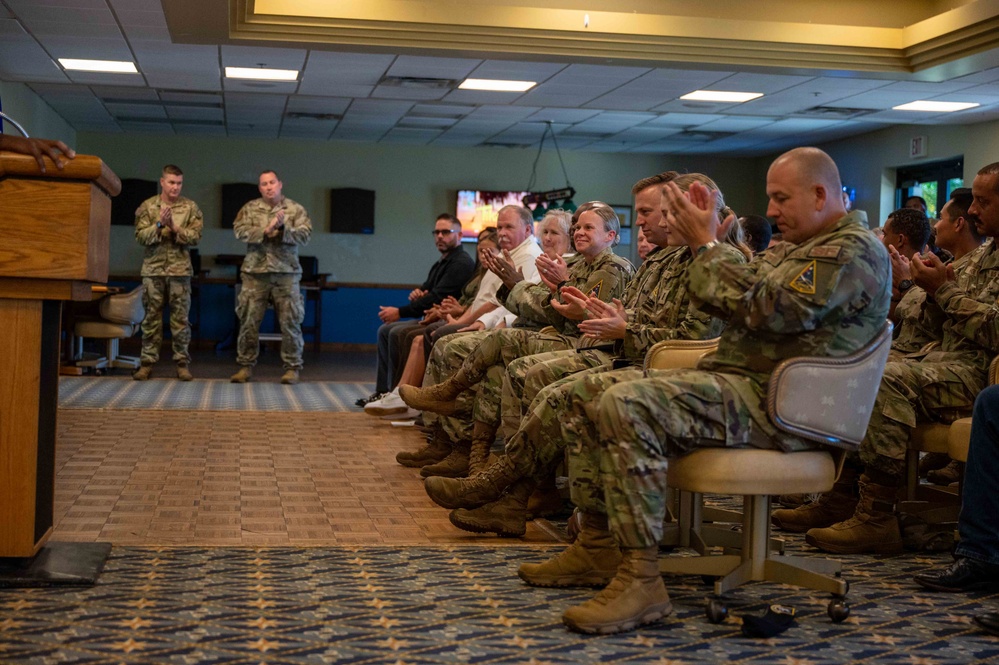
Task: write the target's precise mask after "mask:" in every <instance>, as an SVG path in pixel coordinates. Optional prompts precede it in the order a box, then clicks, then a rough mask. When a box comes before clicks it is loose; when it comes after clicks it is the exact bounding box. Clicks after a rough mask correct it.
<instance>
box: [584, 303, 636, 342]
mask: <svg viewBox="0 0 999 665" xmlns="http://www.w3.org/2000/svg"><path fill="white" fill-rule="evenodd" d="M586 309H587V311H589V314H590V318H587V319H586V320H584V321H580V322H579V329H580V331H582V333H583V334H584V335H585V336H586V337H589V338H592V339H624V335H625V332H626V330H627V325H628V315H627V313H626V312H625V309H624V305H622V304H621V301H620V300H618V299H617V298H614V300H613V302H612V303H606V302H604V301H603V300H600V299H599V298H593V297H590V298H587V300H586Z"/></svg>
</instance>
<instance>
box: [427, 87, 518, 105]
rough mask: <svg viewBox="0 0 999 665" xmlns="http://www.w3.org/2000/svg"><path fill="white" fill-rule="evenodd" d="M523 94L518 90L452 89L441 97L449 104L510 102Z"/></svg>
mask: <svg viewBox="0 0 999 665" xmlns="http://www.w3.org/2000/svg"><path fill="white" fill-rule="evenodd" d="M523 96H524V95H523V93H520V92H493V91H489V90H452V91H450V92H449V93H447V95H445V96H444V97H443V98H442V99H443V100H444V101H445V102H448V103H450V104H512V103H514V102H515V101H517V100H518V99H520V98H521V97H523Z"/></svg>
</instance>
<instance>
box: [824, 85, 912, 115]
mask: <svg viewBox="0 0 999 665" xmlns="http://www.w3.org/2000/svg"><path fill="white" fill-rule="evenodd" d="M917 99H920V96H919V94H917V93H915V92H908V91H905V90H894V91H888V90H885V89H884V88H878V89H876V90H871V91H868V92H862V93H860V94H857V95H850V96H849V97H843V98H842V99H837V100H835V101H832V102H829V103H827V104H823V106H833V107H837V108H854V109H876V110H883V109H890V108H891V107H893V106H898V105H899V104H907V103H909V102H914V101H916V100H917Z"/></svg>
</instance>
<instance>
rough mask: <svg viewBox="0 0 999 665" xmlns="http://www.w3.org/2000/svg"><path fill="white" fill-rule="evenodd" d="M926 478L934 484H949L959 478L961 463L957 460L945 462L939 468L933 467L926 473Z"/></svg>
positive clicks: (958, 480)
mask: <svg viewBox="0 0 999 665" xmlns="http://www.w3.org/2000/svg"><path fill="white" fill-rule="evenodd" d="M926 479H927V480H928V481H930V482H931V483H933V484H934V485H950V484H951V483H956V482H960V480H961V463H960V462H958V461H957V460H953V459H952V460H951V461H949V462H947V465H946V466H944V467H942V468H940V469H933V470H932V471H929V472H928V473H927V474H926Z"/></svg>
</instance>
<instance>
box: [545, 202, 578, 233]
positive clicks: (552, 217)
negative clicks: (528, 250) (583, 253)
mask: <svg viewBox="0 0 999 665" xmlns="http://www.w3.org/2000/svg"><path fill="white" fill-rule="evenodd" d="M549 224H556V225H558V227H559V229H560V230H561V231H562V234H563V235H565V236H566V237H569V229H570V228H571V227H572V213H570V212H569V211H568V210H562V209H561V208H555V209H554V210H549V211H548V212H546V213H545V216H544V217H542V218H541V221H540V222H538V229H539V230H544V228H545V227H546V226H548V225H549Z"/></svg>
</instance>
